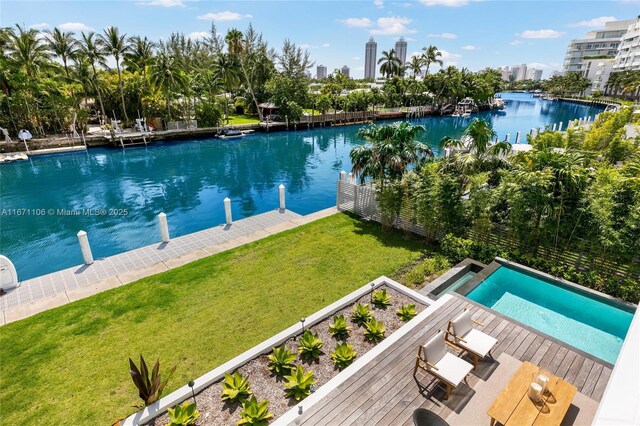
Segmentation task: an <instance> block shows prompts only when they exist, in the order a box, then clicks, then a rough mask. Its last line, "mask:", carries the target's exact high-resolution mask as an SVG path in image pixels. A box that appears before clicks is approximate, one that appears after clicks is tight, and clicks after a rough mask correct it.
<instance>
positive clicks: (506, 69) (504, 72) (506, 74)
mask: <svg viewBox="0 0 640 426" xmlns="http://www.w3.org/2000/svg"><path fill="white" fill-rule="evenodd" d="M510 75H511V70H510V69H509V67H508V66H507V67H504V68H502V81H509V76H510Z"/></svg>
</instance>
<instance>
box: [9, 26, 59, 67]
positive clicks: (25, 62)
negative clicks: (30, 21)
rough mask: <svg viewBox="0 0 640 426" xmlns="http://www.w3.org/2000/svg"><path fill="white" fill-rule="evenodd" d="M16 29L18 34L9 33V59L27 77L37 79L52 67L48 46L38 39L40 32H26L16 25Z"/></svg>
mask: <svg viewBox="0 0 640 426" xmlns="http://www.w3.org/2000/svg"><path fill="white" fill-rule="evenodd" d="M16 28H17V30H18V31H17V32H15V31H9V32H7V37H8V39H9V42H8V44H7V52H8V59H9V60H10V61H11V62H13V63H14V64H15V66H16V67H17V68H18V69H22V70H23V71H24V72H25V74H26V75H27V76H29V77H35V76H36V75H37V74H38V73H39V72H40V71H41V70H43V69H47V68H50V67H51V63H50V59H51V56H50V54H49V52H48V51H47V45H46V44H45V43H44V42H43V40H42V39H41V38H40V37H38V31H36V30H34V29H29V30H26V29H25V28H24V27H22V26H20V25H16Z"/></svg>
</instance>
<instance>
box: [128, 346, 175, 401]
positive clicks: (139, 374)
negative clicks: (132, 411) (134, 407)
mask: <svg viewBox="0 0 640 426" xmlns="http://www.w3.org/2000/svg"><path fill="white" fill-rule="evenodd" d="M176 367H177V365H174V366H173V368H172V369H171V370H169V374H167V376H166V378H165V379H164V380H162V374H160V361H159V360H157V361H156V363H155V365H154V366H153V370H151V374H149V369H148V368H147V363H146V362H145V360H144V357H143V356H142V355H140V368H138V366H136V364H135V363H134V362H133V360H132V359H131V358H129V374H130V375H131V379H132V380H133V384H134V385H136V388H137V389H138V396H139V397H140V399H141V400H142V401H143V402H144V406H147V405H150V404H153V403H154V402H156V401H157V400H159V399H160V397H161V396H162V391H163V390H164V388H165V387H166V386H167V383H168V382H169V379H170V378H171V376H172V375H173V373H174V372H175V371H176Z"/></svg>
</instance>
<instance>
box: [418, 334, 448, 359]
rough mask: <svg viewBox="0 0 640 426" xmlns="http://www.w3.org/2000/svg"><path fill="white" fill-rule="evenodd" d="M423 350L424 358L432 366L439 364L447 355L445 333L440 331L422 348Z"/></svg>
mask: <svg viewBox="0 0 640 426" xmlns="http://www.w3.org/2000/svg"><path fill="white" fill-rule="evenodd" d="M422 349H423V351H424V358H425V359H426V360H427V361H429V362H430V363H432V364H437V363H438V362H439V361H440V360H441V359H442V358H443V357H444V356H445V355H446V354H447V348H446V347H445V343H444V334H443V332H442V331H439V332H438V333H437V334H436V335H435V336H433V337H432V338H431V340H429V341H428V342H427V343H425V344H424V345H423V346H422Z"/></svg>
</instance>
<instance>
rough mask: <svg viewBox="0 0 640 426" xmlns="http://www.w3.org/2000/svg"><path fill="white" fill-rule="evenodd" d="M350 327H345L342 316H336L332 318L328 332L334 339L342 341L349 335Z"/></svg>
mask: <svg viewBox="0 0 640 426" xmlns="http://www.w3.org/2000/svg"><path fill="white" fill-rule="evenodd" d="M350 329H351V327H349V326H348V325H347V319H346V318H345V317H344V315H336V316H334V317H333V324H330V325H329V332H330V333H331V335H332V336H333V337H335V338H336V339H340V340H343V339H344V338H345V337H347V336H348V335H349V330H350Z"/></svg>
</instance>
